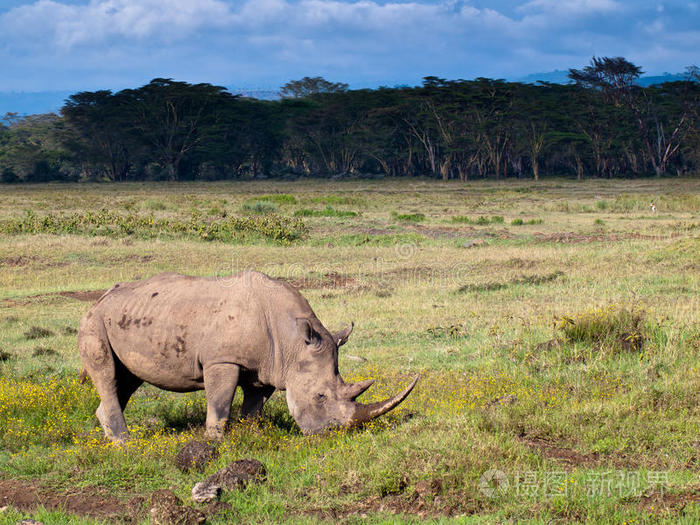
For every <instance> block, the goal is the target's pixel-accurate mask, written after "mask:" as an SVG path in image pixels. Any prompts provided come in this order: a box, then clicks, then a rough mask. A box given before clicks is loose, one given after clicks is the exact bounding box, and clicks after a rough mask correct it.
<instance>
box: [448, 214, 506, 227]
mask: <svg viewBox="0 0 700 525" xmlns="http://www.w3.org/2000/svg"><path fill="white" fill-rule="evenodd" d="M451 220H452V222H454V223H458V224H478V225H480V226H484V225H486V224H503V223H504V222H505V219H504V218H503V216H502V215H492V216H491V217H487V216H486V215H480V216H479V217H476V218H472V217H467V216H466V215H454V216H453V217H452V219H451Z"/></svg>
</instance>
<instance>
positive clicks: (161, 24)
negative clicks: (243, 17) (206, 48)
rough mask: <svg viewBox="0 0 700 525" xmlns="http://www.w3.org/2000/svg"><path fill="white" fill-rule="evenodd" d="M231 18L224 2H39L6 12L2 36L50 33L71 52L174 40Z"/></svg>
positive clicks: (1, 21) (29, 36)
mask: <svg viewBox="0 0 700 525" xmlns="http://www.w3.org/2000/svg"><path fill="white" fill-rule="evenodd" d="M229 18H230V12H229V6H228V5H227V4H226V3H225V2H222V1H220V0H198V1H197V2H192V1H190V0H170V1H168V2H163V1H160V0H90V2H89V3H88V4H87V5H74V4H73V5H71V4H62V3H60V2H55V1H53V0H38V1H37V2H35V3H33V4H28V5H24V6H20V7H16V8H14V9H11V10H10V11H8V12H6V13H4V14H3V15H2V17H0V29H2V31H3V35H4V37H3V38H2V39H3V40H6V39H7V38H8V36H12V37H14V38H17V39H32V38H34V37H38V38H40V39H42V40H43V39H45V38H46V37H49V38H50V39H51V40H52V42H51V43H52V44H54V45H56V46H58V47H59V48H61V49H64V50H68V49H70V48H72V47H73V46H76V45H83V44H93V43H97V42H101V41H104V40H107V39H110V38H113V37H117V38H131V39H143V38H150V37H154V36H157V37H160V38H163V39H165V40H174V39H179V38H182V37H186V36H187V35H189V34H191V33H192V31H195V30H197V29H200V28H203V27H207V26H214V27H216V26H221V25H222V24H226V22H227V20H228V19H229ZM20 43H21V42H20Z"/></svg>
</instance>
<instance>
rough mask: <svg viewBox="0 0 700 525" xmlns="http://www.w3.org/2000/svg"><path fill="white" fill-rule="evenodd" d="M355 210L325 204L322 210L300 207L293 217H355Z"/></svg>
mask: <svg viewBox="0 0 700 525" xmlns="http://www.w3.org/2000/svg"><path fill="white" fill-rule="evenodd" d="M357 215H358V214H357V212H355V211H351V210H338V209H336V208H333V207H332V206H326V207H325V208H324V209H322V210H312V209H309V208H301V209H299V210H296V211H295V212H294V216H295V217H357Z"/></svg>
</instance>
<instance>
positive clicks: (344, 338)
mask: <svg viewBox="0 0 700 525" xmlns="http://www.w3.org/2000/svg"><path fill="white" fill-rule="evenodd" d="M354 326H355V323H350V324H349V325H347V326H346V327H345V328H344V329H342V330H341V331H340V332H336V333H334V334H333V341H334V342H335V344H336V345H337V346H343V345H344V344H345V343H347V342H348V337H350V334H351V333H352V328H353V327H354Z"/></svg>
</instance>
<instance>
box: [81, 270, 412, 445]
mask: <svg viewBox="0 0 700 525" xmlns="http://www.w3.org/2000/svg"><path fill="white" fill-rule="evenodd" d="M352 328H353V325H352V324H350V325H349V326H348V327H347V328H345V329H344V330H342V331H340V332H338V333H334V334H331V333H330V332H329V331H328V330H326V328H325V327H324V326H323V325H322V324H321V322H320V321H319V320H318V318H317V317H316V315H315V314H314V312H313V310H312V309H311V307H310V306H309V303H308V302H307V301H306V299H304V297H303V296H302V295H301V294H300V293H299V291H298V290H297V289H296V288H294V287H293V286H291V285H290V284H289V283H287V282H285V281H282V280H279V279H273V278H271V277H268V276H267V275H265V274H263V273H260V272H255V271H246V272H242V273H239V274H237V275H235V276H233V277H230V278H227V279H226V280H225V281H222V280H220V279H217V278H198V277H190V276H185V275H179V274H176V273H164V274H160V275H156V276H155V277H152V278H150V279H147V280H143V281H136V282H128V283H119V284H115V285H114V286H113V287H112V288H111V289H110V290H108V291H107V292H106V293H105V294H104V295H103V296H102V297H101V298H100V299H99V300H98V301H97V302H96V303H95V304H94V305H93V306H92V307H91V308H90V310H89V311H88V312H87V313H86V314H85V316H84V317H83V319H82V321H81V323H80V330H79V332H78V346H79V349H80V357H81V360H82V362H83V366H84V371H85V372H86V373H87V374H89V375H90V378H91V379H92V382H93V384H94V385H95V388H96V390H97V393H98V394H99V396H100V401H101V402H100V405H99V406H98V408H97V411H96V415H97V419H98V420H99V421H100V423H101V424H102V428H103V429H104V432H105V435H106V436H107V437H108V438H110V439H112V440H115V441H123V440H124V439H126V438H127V437H128V430H127V426H126V421H125V419H124V408H125V407H126V404H127V402H128V401H129V398H130V397H131V395H132V394H133V393H134V392H135V391H136V389H137V388H138V387H139V386H140V385H141V384H142V383H143V382H144V381H145V382H147V383H150V384H152V385H155V386H157V387H160V388H162V389H165V390H170V391H175V392H189V391H194V390H201V389H204V390H205V392H206V398H207V416H206V433H207V435H208V436H210V437H213V438H220V437H221V436H222V435H223V432H224V429H225V426H226V423H227V421H228V419H229V415H230V412H231V402H232V400H233V396H234V392H235V390H236V387H237V386H240V387H241V388H242V390H243V405H242V408H241V415H242V416H243V417H247V416H252V415H256V414H258V413H259V412H260V410H261V408H262V406H263V404H264V403H265V402H266V401H267V400H268V398H269V397H270V395H271V394H272V393H273V392H274V391H275V389H278V390H285V391H286V399H287V406H288V407H289V411H290V413H291V415H292V417H293V418H294V420H295V421H296V422H297V424H298V425H299V427H300V428H301V430H302V432H303V433H304V434H314V433H319V432H322V431H324V430H326V429H330V428H333V427H340V426H353V425H357V424H361V423H363V422H366V421H369V420H370V419H373V418H375V417H379V416H381V415H382V414H385V413H386V412H388V411H389V410H392V409H393V408H394V407H396V406H397V405H398V404H399V403H401V402H402V401H403V400H404V399H405V398H406V396H408V394H409V393H410V392H411V390H412V389H413V387H414V386H415V384H416V382H417V381H418V377H417V376H416V377H415V378H414V379H413V381H412V382H411V384H409V385H408V386H407V387H406V388H405V389H404V390H403V391H402V392H401V393H399V394H398V395H396V396H394V397H392V398H389V399H387V400H384V401H381V402H376V403H371V404H362V403H359V402H357V401H355V399H356V398H357V397H358V396H359V395H360V394H362V393H363V392H364V391H365V390H367V389H368V388H369V387H370V385H371V384H372V383H373V381H372V380H367V381H360V382H357V383H345V382H344V381H343V379H342V378H341V377H340V374H339V372H338V347H339V346H341V345H343V344H344V343H345V342H346V341H347V340H348V337H349V336H350V333H351V332H352Z"/></svg>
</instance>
